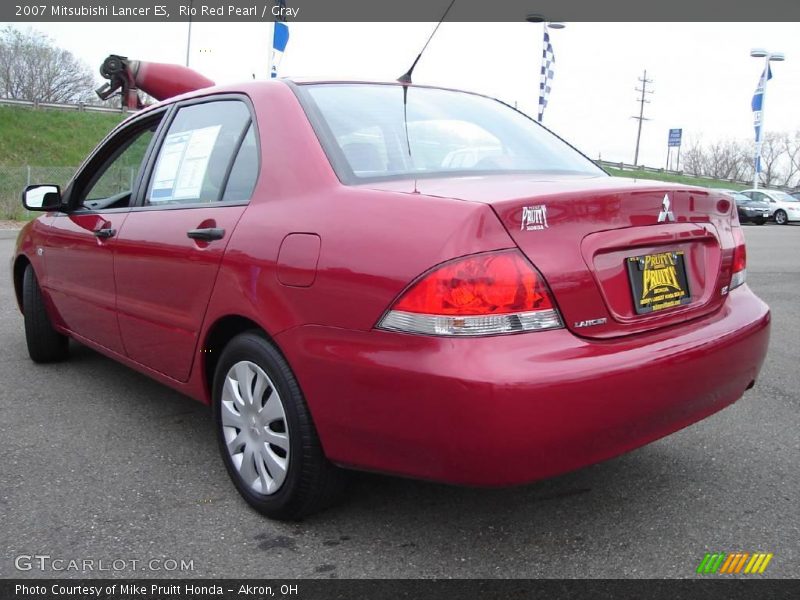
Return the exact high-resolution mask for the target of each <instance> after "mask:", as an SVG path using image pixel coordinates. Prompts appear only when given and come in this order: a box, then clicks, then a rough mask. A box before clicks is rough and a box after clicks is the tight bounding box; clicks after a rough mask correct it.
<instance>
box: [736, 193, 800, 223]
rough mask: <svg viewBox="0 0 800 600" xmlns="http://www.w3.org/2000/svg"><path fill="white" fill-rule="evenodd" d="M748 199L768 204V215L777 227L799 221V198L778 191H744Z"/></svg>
mask: <svg viewBox="0 0 800 600" xmlns="http://www.w3.org/2000/svg"><path fill="white" fill-rule="evenodd" d="M742 194H744V195H745V196H747V197H748V198H752V199H753V200H759V201H762V202H767V203H769V214H770V217H772V218H773V219H774V220H775V222H776V223H777V224H778V225H788V224H789V223H791V222H794V221H800V198H795V197H794V196H791V195H789V194H787V193H786V192H782V191H780V190H744V191H743V192H742Z"/></svg>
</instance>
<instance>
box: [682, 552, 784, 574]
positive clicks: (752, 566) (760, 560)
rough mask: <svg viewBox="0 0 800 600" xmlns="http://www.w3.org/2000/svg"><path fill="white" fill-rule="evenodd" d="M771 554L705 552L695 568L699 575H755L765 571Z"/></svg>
mask: <svg viewBox="0 0 800 600" xmlns="http://www.w3.org/2000/svg"><path fill="white" fill-rule="evenodd" d="M772 556H773V555H772V553H771V552H770V553H766V552H755V553H753V554H750V553H749V552H732V553H725V552H706V555H705V556H704V557H703V560H702V561H700V564H699V565H698V567H697V573H699V574H700V575H710V574H713V573H718V574H720V575H731V574H744V575H755V574H756V573H763V572H764V571H765V570H766V569H767V565H768V564H769V561H771V560H772Z"/></svg>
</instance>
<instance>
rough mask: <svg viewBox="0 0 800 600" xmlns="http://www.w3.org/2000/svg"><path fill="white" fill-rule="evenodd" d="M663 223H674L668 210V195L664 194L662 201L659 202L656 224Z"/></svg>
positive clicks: (671, 213)
mask: <svg viewBox="0 0 800 600" xmlns="http://www.w3.org/2000/svg"><path fill="white" fill-rule="evenodd" d="M665 221H673V222H674V221H675V215H674V214H673V212H672V211H671V210H670V209H669V194H664V200H662V201H661V212H660V213H658V222H659V223H664V222H665Z"/></svg>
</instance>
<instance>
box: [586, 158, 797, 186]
mask: <svg viewBox="0 0 800 600" xmlns="http://www.w3.org/2000/svg"><path fill="white" fill-rule="evenodd" d="M594 162H595V164H597V165H598V166H600V167H602V168H610V169H619V170H620V171H643V172H644V173H661V174H666V175H677V176H679V177H692V178H694V179H706V180H708V181H724V182H725V183H734V184H736V185H741V186H744V187H747V188H751V187H753V180H752V179H748V180H747V181H742V180H740V179H725V178H722V177H711V176H710V175H695V174H694V173H687V172H686V171H670V170H669V169H659V168H658V167H646V166H644V165H629V164H627V163H624V162H613V161H610V160H596V161H594ZM765 187H769V189H771V190H783V191H784V192H796V191H797V189H798V188H793V187H791V186H785V185H770V186H765Z"/></svg>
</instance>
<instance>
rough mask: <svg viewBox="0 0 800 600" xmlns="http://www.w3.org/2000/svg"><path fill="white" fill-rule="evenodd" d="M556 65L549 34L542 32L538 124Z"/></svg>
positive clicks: (545, 105) (540, 120) (545, 104)
mask: <svg viewBox="0 0 800 600" xmlns="http://www.w3.org/2000/svg"><path fill="white" fill-rule="evenodd" d="M555 64H556V55H555V54H553V45H552V44H551V43H550V34H549V33H547V29H545V30H544V47H543V48H542V71H541V74H540V78H539V122H540V123H541V122H542V117H543V116H544V109H545V108H547V99H548V98H549V97H550V82H551V81H553V69H554V68H555Z"/></svg>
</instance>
